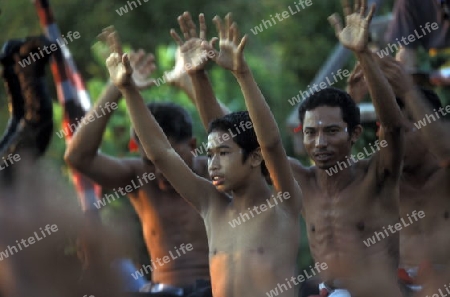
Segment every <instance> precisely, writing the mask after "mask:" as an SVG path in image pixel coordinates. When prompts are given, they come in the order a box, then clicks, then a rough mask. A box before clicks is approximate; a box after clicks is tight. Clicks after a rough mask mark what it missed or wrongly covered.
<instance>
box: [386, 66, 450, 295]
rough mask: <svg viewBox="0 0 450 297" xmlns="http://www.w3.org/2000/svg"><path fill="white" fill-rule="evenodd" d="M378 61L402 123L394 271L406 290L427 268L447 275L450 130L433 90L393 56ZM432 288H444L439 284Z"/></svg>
mask: <svg viewBox="0 0 450 297" xmlns="http://www.w3.org/2000/svg"><path fill="white" fill-rule="evenodd" d="M379 62H380V65H381V69H382V70H383V73H384V75H385V76H386V78H387V79H388V81H389V83H390V84H391V86H392V88H393V90H394V92H395V94H396V96H397V98H398V99H399V101H400V102H399V104H400V107H401V109H402V112H403V115H404V118H405V119H406V125H407V126H408V129H406V132H405V156H404V160H403V162H404V165H403V172H402V176H401V179H400V217H401V218H404V220H405V222H407V223H408V224H409V225H410V226H408V227H406V228H403V229H402V230H401V231H400V267H401V268H402V269H404V270H405V271H404V272H403V273H401V274H400V276H401V277H402V279H403V280H404V281H405V282H406V283H407V284H409V287H410V288H411V289H412V290H414V291H419V290H421V289H422V285H423V284H425V283H429V282H430V279H429V277H430V278H433V277H434V275H433V270H436V271H437V272H438V274H439V275H443V274H447V277H448V273H449V272H450V271H449V267H450V255H449V250H450V236H449V234H450V184H449V181H450V170H449V165H450V131H449V123H448V122H446V121H444V120H442V119H441V118H442V117H443V116H444V115H446V114H447V113H448V112H450V107H449V106H446V107H442V106H441V102H440V100H439V98H438V96H437V95H436V94H435V93H434V92H432V91H430V90H426V89H419V88H417V87H416V86H414V83H413V80H412V77H411V76H410V75H409V74H407V73H406V71H405V69H404V66H402V65H401V64H400V63H399V62H397V61H395V60H394V58H392V57H384V58H383V59H379ZM423 124H425V125H423ZM409 217H411V218H412V222H410V220H409ZM432 266H433V268H434V269H430V268H432ZM420 268H422V269H420ZM418 276H420V277H418ZM447 283H448V280H447V282H446V283H445V284H447ZM438 288H441V289H442V290H444V283H440V284H439V286H438ZM436 292H437V291H436Z"/></svg>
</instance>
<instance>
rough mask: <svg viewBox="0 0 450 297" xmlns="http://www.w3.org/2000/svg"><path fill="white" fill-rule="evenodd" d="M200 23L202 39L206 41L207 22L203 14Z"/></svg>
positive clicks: (199, 17) (199, 18)
mask: <svg viewBox="0 0 450 297" xmlns="http://www.w3.org/2000/svg"><path fill="white" fill-rule="evenodd" d="M198 22H199V24H200V39H202V40H206V21H205V15H204V14H203V13H201V14H199V16H198Z"/></svg>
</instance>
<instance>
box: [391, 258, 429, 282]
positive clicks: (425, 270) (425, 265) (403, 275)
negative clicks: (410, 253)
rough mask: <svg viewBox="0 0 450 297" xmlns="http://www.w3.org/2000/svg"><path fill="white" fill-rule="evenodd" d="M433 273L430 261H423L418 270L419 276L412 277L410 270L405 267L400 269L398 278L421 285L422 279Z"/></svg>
mask: <svg viewBox="0 0 450 297" xmlns="http://www.w3.org/2000/svg"><path fill="white" fill-rule="evenodd" d="M432 273H433V266H432V265H431V263H430V262H428V261H423V262H422V263H421V264H420V265H419V270H418V272H417V277H415V278H412V277H410V276H409V274H408V272H407V271H406V270H405V269H404V268H399V269H398V278H399V279H400V280H401V281H403V282H404V283H405V284H408V285H420V280H423V279H424V278H428V277H430V276H431V274H432Z"/></svg>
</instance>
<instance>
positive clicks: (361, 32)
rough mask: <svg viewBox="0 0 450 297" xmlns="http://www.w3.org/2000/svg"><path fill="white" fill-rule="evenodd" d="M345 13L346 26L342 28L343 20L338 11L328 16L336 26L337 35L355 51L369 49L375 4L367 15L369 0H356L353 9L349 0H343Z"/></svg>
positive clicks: (347, 46)
mask: <svg viewBox="0 0 450 297" xmlns="http://www.w3.org/2000/svg"><path fill="white" fill-rule="evenodd" d="M342 6H343V8H344V14H345V28H343V29H342V22H341V19H340V17H339V15H338V14H337V13H335V14H333V15H331V16H330V17H328V21H329V22H330V24H331V25H332V26H333V27H334V29H335V32H336V36H337V37H338V38H339V41H340V42H341V44H342V45H343V46H345V47H346V48H348V49H350V50H352V51H354V52H363V51H365V50H366V49H367V44H368V41H369V25H370V22H371V21H372V17H373V14H374V13H375V4H374V5H372V7H371V8H370V11H369V13H368V15H367V17H366V16H365V15H366V11H367V0H355V6H354V9H353V10H352V8H351V5H350V3H349V0H342Z"/></svg>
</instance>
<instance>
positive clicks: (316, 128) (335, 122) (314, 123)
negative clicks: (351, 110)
mask: <svg viewBox="0 0 450 297" xmlns="http://www.w3.org/2000/svg"><path fill="white" fill-rule="evenodd" d="M347 130H348V129H347V123H345V122H344V121H343V119H342V112H341V109H340V108H339V107H329V106H320V107H316V108H315V109H313V110H309V111H306V113H305V117H304V120H303V144H304V145H305V148H306V151H307V152H308V155H309V156H310V158H311V159H312V160H313V161H314V162H315V163H316V166H317V167H318V168H320V169H328V168H330V167H332V166H334V165H335V164H336V162H337V161H341V160H343V159H345V157H346V156H350V154H351V148H352V142H351V140H352V139H350V137H349V133H348V131H347Z"/></svg>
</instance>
